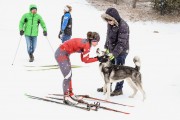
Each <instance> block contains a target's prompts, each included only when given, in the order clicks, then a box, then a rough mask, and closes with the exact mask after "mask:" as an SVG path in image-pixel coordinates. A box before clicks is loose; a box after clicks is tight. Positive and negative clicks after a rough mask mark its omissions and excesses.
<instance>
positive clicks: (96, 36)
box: [87, 31, 100, 43]
mask: <svg viewBox="0 0 180 120" xmlns="http://www.w3.org/2000/svg"><path fill="white" fill-rule="evenodd" d="M87 39H88V40H89V42H90V43H91V41H92V40H93V41H96V42H99V40H100V36H99V34H98V33H97V32H91V31H89V32H87Z"/></svg>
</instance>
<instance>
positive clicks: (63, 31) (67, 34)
mask: <svg viewBox="0 0 180 120" xmlns="http://www.w3.org/2000/svg"><path fill="white" fill-rule="evenodd" d="M71 11H72V7H71V6H69V5H66V6H65V7H64V15H63V16H62V18H61V26H60V32H59V35H58V37H59V39H61V40H62V43H64V42H65V41H67V40H69V39H70V38H71V35H72V17H71V13H70V12H71Z"/></svg>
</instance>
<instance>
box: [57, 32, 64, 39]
mask: <svg viewBox="0 0 180 120" xmlns="http://www.w3.org/2000/svg"><path fill="white" fill-rule="evenodd" d="M62 34H63V32H62V31H60V32H59V35H58V38H59V39H61V38H62Z"/></svg>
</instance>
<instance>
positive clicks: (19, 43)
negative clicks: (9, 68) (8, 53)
mask: <svg viewBox="0 0 180 120" xmlns="http://www.w3.org/2000/svg"><path fill="white" fill-rule="evenodd" d="M21 39H22V36H20V39H19V43H18V46H17V49H16V53H15V55H14V59H13V62H12V65H14V61H15V59H16V55H17V52H18V49H19V46H20V43H21Z"/></svg>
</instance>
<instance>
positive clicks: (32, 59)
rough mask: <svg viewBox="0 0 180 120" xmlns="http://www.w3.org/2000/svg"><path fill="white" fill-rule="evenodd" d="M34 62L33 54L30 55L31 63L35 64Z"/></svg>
mask: <svg viewBox="0 0 180 120" xmlns="http://www.w3.org/2000/svg"><path fill="white" fill-rule="evenodd" d="M33 61H34V56H33V54H32V53H30V54H29V62H33Z"/></svg>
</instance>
